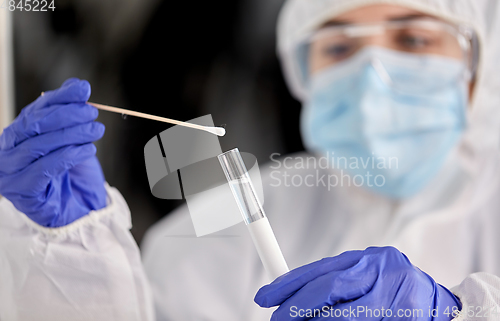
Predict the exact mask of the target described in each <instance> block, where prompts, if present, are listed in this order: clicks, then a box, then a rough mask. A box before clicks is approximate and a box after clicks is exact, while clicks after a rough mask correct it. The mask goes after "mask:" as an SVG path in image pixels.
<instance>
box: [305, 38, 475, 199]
mask: <svg viewBox="0 0 500 321" xmlns="http://www.w3.org/2000/svg"><path fill="white" fill-rule="evenodd" d="M464 70H465V66H464V64H463V63H461V62H460V61H458V60H454V59H452V58H445V57H440V56H431V55H425V56H423V55H415V54H409V53H402V52H397V51H393V50H389V49H384V48H378V47H368V48H365V49H363V50H362V51H360V52H359V53H357V54H356V56H354V57H352V58H350V59H349V60H348V61H345V62H343V63H341V64H338V65H335V66H333V67H330V68H329V69H327V70H324V71H321V72H320V73H318V74H316V75H313V76H312V77H311V79H310V84H309V88H308V98H307V100H306V102H305V104H304V108H303V111H302V115H301V132H302V137H303V140H304V144H305V146H306V147H307V149H308V150H310V151H313V152H319V153H321V154H325V153H327V152H328V155H329V158H330V159H332V162H331V164H334V165H333V166H335V167H337V169H341V170H345V171H346V172H347V173H348V174H349V175H350V176H351V177H352V178H354V177H356V176H357V175H360V176H361V177H357V180H356V179H354V180H353V182H355V183H356V184H357V185H361V184H360V182H363V183H362V185H363V186H365V187H368V188H371V189H373V190H374V191H375V192H378V193H381V194H383V195H386V196H389V197H391V198H395V199H399V198H406V197H409V196H412V195H414V194H415V193H417V192H418V191H420V190H421V189H422V188H423V187H425V186H426V184H428V183H429V181H430V180H431V179H432V178H433V177H434V176H435V175H436V174H437V172H438V171H439V170H440V168H441V167H442V166H443V163H444V161H445V159H446V157H447V155H448V154H449V152H450V150H451V149H453V148H454V147H455V146H456V145H457V143H458V141H459V139H460V137H461V135H462V133H463V131H464V129H465V125H466V121H465V111H466V106H467V101H468V86H467V83H468V82H467V81H466V80H465V77H464ZM361 178H363V180H361Z"/></svg>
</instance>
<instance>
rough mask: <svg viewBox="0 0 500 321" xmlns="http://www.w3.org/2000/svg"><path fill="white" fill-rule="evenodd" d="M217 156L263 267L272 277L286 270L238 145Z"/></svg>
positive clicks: (283, 259)
mask: <svg viewBox="0 0 500 321" xmlns="http://www.w3.org/2000/svg"><path fill="white" fill-rule="evenodd" d="M218 159H219V162H220V164H221V166H222V169H223V171H224V174H225V175H226V178H227V181H228V182H229V187H230V189H231V192H232V193H233V196H234V198H235V200H236V203H237V204H238V208H239V209H240V212H241V215H242V216H243V220H244V221H245V224H246V225H247V227H248V230H249V231H250V235H251V237H252V241H253V243H254V245H255V248H256V249H257V253H258V254H259V257H260V260H261V261H262V264H263V265H264V268H265V269H266V271H267V272H268V274H269V275H270V276H271V277H272V278H273V279H275V278H277V277H278V276H280V275H282V274H284V273H286V272H288V271H289V269H288V266H287V264H286V261H285V258H284V257H283V254H282V253H281V249H280V247H279V245H278V241H277V240H276V237H275V236H274V233H273V230H272V228H271V225H270V224H269V220H268V219H267V217H266V214H265V212H264V209H263V208H262V205H261V204H260V202H259V199H258V198H257V194H256V193H255V189H254V187H253V184H252V181H251V180H250V176H249V175H248V172H247V169H246V166H245V163H243V159H242V158H241V155H240V152H239V150H238V148H235V149H231V150H230V151H227V152H225V153H223V154H220V155H219V156H218Z"/></svg>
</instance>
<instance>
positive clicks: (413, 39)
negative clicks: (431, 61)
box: [398, 35, 431, 50]
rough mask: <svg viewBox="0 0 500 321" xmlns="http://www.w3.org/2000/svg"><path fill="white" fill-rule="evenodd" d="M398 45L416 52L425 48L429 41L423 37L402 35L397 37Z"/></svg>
mask: <svg viewBox="0 0 500 321" xmlns="http://www.w3.org/2000/svg"><path fill="white" fill-rule="evenodd" d="M398 43H399V44H400V45H402V46H403V47H404V48H406V49H408V50H418V49H424V48H427V47H428V46H429V45H430V44H431V41H430V40H429V39H427V38H426V37H423V36H417V35H402V36H400V37H399V39H398Z"/></svg>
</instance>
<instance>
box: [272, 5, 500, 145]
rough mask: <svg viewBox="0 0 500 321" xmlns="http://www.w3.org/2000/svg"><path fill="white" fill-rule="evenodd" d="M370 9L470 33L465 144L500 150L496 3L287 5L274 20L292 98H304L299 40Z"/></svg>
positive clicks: (498, 13) (499, 52) (499, 28)
mask: <svg viewBox="0 0 500 321" xmlns="http://www.w3.org/2000/svg"><path fill="white" fill-rule="evenodd" d="M371 4H394V5H401V6H405V7H408V8H411V9H415V10H418V11H421V12H424V13H428V14H431V15H434V16H436V17H439V18H442V19H443V20H447V21H450V22H453V23H463V24H466V25H468V26H470V27H472V28H473V29H474V31H475V32H476V33H477V36H478V41H479V63H478V69H477V76H476V84H475V89H474V93H473V96H472V98H471V103H470V106H469V109H468V123H469V124H468V130H467V132H466V134H465V136H464V143H465V145H468V146H469V147H470V148H472V149H474V150H476V151H480V150H483V151H484V150H485V149H486V150H488V149H489V150H491V149H497V148H498V146H500V139H499V138H500V131H499V128H500V21H499V19H500V1H498V0H288V1H286V2H285V4H284V6H283V8H282V10H281V13H280V16H279V19H278V30H277V33H278V54H279V56H280V59H281V62H282V66H283V70H284V73H285V78H286V80H287V83H288V85H289V88H290V90H291V92H292V94H293V95H294V96H295V97H296V98H297V99H299V100H301V101H303V100H304V98H305V93H304V89H303V88H301V85H300V81H298V79H297V75H296V74H295V71H294V67H293V63H292V59H293V57H292V53H293V50H294V49H295V48H296V46H297V44H298V43H299V41H300V40H301V39H302V38H303V37H304V35H306V34H307V33H309V32H311V31H312V30H314V29H315V28H317V27H319V26H320V25H321V24H323V23H324V22H326V21H328V20H330V19H332V18H333V17H335V16H338V15H340V14H342V13H344V12H347V11H350V10H353V9H356V8H359V7H362V6H366V5H371Z"/></svg>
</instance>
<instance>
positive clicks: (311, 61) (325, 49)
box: [295, 17, 478, 86]
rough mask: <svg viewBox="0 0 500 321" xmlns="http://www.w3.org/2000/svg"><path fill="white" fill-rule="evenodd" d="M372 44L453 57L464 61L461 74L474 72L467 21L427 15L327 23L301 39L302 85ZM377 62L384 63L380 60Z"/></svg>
mask: <svg viewBox="0 0 500 321" xmlns="http://www.w3.org/2000/svg"><path fill="white" fill-rule="evenodd" d="M369 46H371V47H373V46H375V47H383V48H387V49H391V50H394V51H399V52H404V53H411V54H416V55H433V56H438V57H444V58H451V59H454V60H457V61H459V62H463V65H464V70H463V73H462V74H461V77H464V79H466V80H468V81H470V80H471V79H473V77H474V76H475V71H476V65H477V61H478V45H477V37H476V36H475V33H474V31H473V30H472V29H471V28H469V27H467V26H464V25H453V24H450V23H446V22H443V21H440V20H437V19H433V18H427V17H425V18H417V19H412V20H405V21H387V22H380V23H373V24H349V25H339V26H326V27H323V28H320V29H319V30H316V31H314V32H312V33H311V34H309V35H307V36H306V37H305V39H304V40H303V41H302V42H300V44H299V46H298V47H297V48H296V50H297V51H296V53H295V57H296V59H295V63H296V68H297V69H298V70H297V71H298V74H299V77H300V78H301V79H300V82H301V83H302V86H304V85H307V83H308V80H309V79H310V77H311V76H312V75H315V74H317V73H320V72H321V71H323V70H325V69H328V68H329V67H332V66H335V65H339V64H342V63H343V62H345V61H348V60H349V58H351V57H353V56H354V55H356V53H358V52H359V51H360V50H361V49H363V48H365V47H369ZM377 64H378V65H379V67H383V66H380V64H379V63H378V62H377ZM379 69H381V68H379ZM388 76H389V77H390V76H391V75H390V74H389V75H388Z"/></svg>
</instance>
